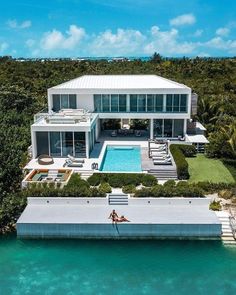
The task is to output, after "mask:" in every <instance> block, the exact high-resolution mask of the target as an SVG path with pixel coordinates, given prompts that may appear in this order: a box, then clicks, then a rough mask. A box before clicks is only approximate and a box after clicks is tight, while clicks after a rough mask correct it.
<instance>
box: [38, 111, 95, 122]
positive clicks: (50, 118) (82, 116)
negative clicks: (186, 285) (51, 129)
mask: <svg viewBox="0 0 236 295" xmlns="http://www.w3.org/2000/svg"><path fill="white" fill-rule="evenodd" d="M96 117H97V115H96V114H93V113H90V112H89V111H86V110H84V109H61V110H60V111H59V112H50V113H48V112H46V111H45V109H44V110H42V111H41V112H39V113H37V114H36V115H35V116H34V123H35V124H37V125H39V124H40V125H47V124H56V125H57V124H64V125H65V124H66V125H67V124H80V125H90V124H91V122H92V121H93V120H94V119H95V118H96Z"/></svg>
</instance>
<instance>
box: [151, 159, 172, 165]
mask: <svg viewBox="0 0 236 295" xmlns="http://www.w3.org/2000/svg"><path fill="white" fill-rule="evenodd" d="M153 164H154V165H171V164H172V162H171V159H166V160H153Z"/></svg>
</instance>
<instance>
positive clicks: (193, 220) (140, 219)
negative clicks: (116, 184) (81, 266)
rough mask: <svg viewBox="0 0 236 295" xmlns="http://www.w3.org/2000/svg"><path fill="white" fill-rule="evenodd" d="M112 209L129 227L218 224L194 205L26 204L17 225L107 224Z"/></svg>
mask: <svg viewBox="0 0 236 295" xmlns="http://www.w3.org/2000/svg"><path fill="white" fill-rule="evenodd" d="M112 209H115V210H116V212H117V213H118V214H119V215H124V216H125V217H126V218H128V219H129V220H130V221H131V223H130V224H220V221H219V219H218V217H217V216H216V214H215V213H214V212H213V211H210V210H209V209H208V208H207V207H206V206H201V205H197V206H196V205H195V206H189V205H178V206H176V205H161V206H160V205H159V206H155V205H142V206H140V205H131V204H129V205H121V206H119V205H113V206H111V205H76V204H66V205H65V204H60V205H59V204H40V205H35V204H29V205H27V207H26V208H25V210H24V212H23V213H22V215H21V217H20V218H19V220H18V221H17V223H18V224H29V223H31V224H108V223H111V220H110V219H108V216H109V214H110V213H111V211H112Z"/></svg>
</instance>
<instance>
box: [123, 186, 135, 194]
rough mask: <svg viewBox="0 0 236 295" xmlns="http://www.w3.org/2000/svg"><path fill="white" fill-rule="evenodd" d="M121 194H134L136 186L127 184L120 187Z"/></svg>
mask: <svg viewBox="0 0 236 295" xmlns="http://www.w3.org/2000/svg"><path fill="white" fill-rule="evenodd" d="M122 192H123V193H125V194H134V193H135V192H136V186H135V185H134V184H128V185H125V186H123V187H122Z"/></svg>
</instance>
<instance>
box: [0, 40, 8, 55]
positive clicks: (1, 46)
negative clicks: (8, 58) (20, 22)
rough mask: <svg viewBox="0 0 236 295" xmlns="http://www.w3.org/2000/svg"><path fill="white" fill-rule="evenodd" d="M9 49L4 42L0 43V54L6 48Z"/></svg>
mask: <svg viewBox="0 0 236 295" xmlns="http://www.w3.org/2000/svg"><path fill="white" fill-rule="evenodd" d="M8 47H9V45H8V43H6V42H3V43H0V52H1V53H2V52H4V51H5V50H6V49H7V48H8Z"/></svg>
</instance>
